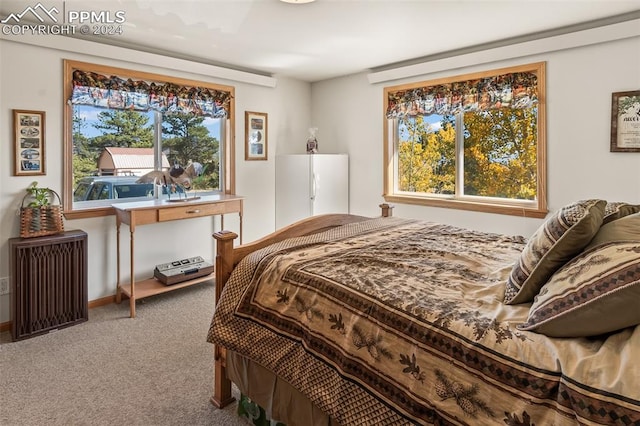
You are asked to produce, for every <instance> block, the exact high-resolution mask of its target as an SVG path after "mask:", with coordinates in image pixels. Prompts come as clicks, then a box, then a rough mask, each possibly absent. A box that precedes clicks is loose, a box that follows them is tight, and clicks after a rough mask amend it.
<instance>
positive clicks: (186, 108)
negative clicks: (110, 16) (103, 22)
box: [69, 70, 231, 117]
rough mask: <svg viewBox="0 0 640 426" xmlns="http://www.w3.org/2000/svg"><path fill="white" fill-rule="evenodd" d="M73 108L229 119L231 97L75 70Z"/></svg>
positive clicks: (212, 90)
mask: <svg viewBox="0 0 640 426" xmlns="http://www.w3.org/2000/svg"><path fill="white" fill-rule="evenodd" d="M69 101H70V102H71V103H72V104H81V105H93V106H97V107H104V108H115V109H133V110H138V111H148V110H154V111H160V112H167V113H172V112H174V113H177V112H180V113H189V114H196V115H204V116H209V117H226V116H228V115H229V105H230V102H231V93H229V92H225V91H223V90H215V89H210V88H206V87H189V86H181V85H177V84H173V83H159V82H151V83H149V82H147V81H144V80H134V79H131V78H129V79H126V80H125V79H123V78H120V77H116V76H111V77H108V76H105V75H101V74H98V73H95V72H89V71H81V70H74V71H73V92H72V95H71V99H70V100H69Z"/></svg>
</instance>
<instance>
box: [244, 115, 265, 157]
mask: <svg viewBox="0 0 640 426" xmlns="http://www.w3.org/2000/svg"><path fill="white" fill-rule="evenodd" d="M267 146H268V145H267V114H266V113H264V112H253V111H245V112H244V159H245V160H266V159H267Z"/></svg>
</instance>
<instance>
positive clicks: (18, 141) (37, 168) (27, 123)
mask: <svg viewBox="0 0 640 426" xmlns="http://www.w3.org/2000/svg"><path fill="white" fill-rule="evenodd" d="M13 129H14V139H15V140H14V144H13V146H14V166H13V174H14V175H15V176H21V175H44V174H46V171H45V165H46V162H45V142H44V131H45V113H44V111H26V110H19V109H14V110H13Z"/></svg>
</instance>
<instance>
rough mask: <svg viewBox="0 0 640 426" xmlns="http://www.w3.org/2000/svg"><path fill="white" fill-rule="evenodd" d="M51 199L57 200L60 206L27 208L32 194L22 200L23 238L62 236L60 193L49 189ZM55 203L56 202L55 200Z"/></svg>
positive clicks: (21, 225)
mask: <svg viewBox="0 0 640 426" xmlns="http://www.w3.org/2000/svg"><path fill="white" fill-rule="evenodd" d="M47 190H48V191H49V195H50V197H51V198H52V199H53V196H55V198H57V201H58V204H57V205H56V204H50V205H47V206H40V207H29V206H27V207H25V206H24V202H25V201H26V199H27V197H29V196H30V194H27V195H25V196H24V198H23V199H22V206H21V207H20V236H21V237H22V238H32V237H42V236H44V235H53V234H60V233H61V232H64V222H63V216H62V205H61V204H62V201H61V200H60V196H59V195H58V193H57V192H56V191H54V190H52V189H47ZM54 201H55V200H54Z"/></svg>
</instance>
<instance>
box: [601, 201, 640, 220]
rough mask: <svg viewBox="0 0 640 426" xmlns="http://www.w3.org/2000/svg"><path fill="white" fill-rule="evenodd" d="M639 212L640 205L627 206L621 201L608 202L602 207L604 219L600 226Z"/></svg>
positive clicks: (627, 204)
mask: <svg viewBox="0 0 640 426" xmlns="http://www.w3.org/2000/svg"><path fill="white" fill-rule="evenodd" d="M638 212H640V204H629V203H625V202H621V201H609V202H608V203H607V205H606V206H605V207H604V218H602V224H603V225H604V224H607V223H609V222H612V221H614V220H618V219H621V218H623V217H625V216H628V215H630V214H634V213H638Z"/></svg>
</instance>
